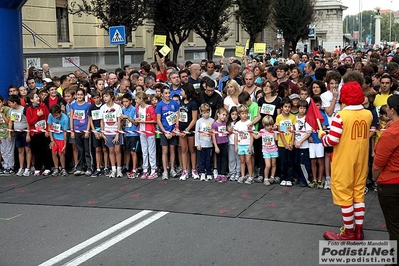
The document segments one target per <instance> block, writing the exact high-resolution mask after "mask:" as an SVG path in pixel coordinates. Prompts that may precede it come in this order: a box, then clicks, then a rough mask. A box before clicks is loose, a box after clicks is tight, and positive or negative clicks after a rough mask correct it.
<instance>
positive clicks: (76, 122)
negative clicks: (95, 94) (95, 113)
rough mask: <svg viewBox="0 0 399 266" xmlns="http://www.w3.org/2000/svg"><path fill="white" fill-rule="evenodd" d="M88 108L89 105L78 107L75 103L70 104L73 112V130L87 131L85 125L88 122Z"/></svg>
mask: <svg viewBox="0 0 399 266" xmlns="http://www.w3.org/2000/svg"><path fill="white" fill-rule="evenodd" d="M89 108H90V104H89V103H87V102H85V103H84V104H82V105H79V104H78V102H77V101H75V102H74V103H72V104H71V109H72V110H73V114H72V119H73V129H74V130H87V123H88V122H89Z"/></svg>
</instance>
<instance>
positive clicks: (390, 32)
mask: <svg viewBox="0 0 399 266" xmlns="http://www.w3.org/2000/svg"><path fill="white" fill-rule="evenodd" d="M389 42H392V0H391V9H390V10H389Z"/></svg>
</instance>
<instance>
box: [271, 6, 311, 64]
mask: <svg viewBox="0 0 399 266" xmlns="http://www.w3.org/2000/svg"><path fill="white" fill-rule="evenodd" d="M315 2H316V1H315V0H280V1H275V2H273V5H272V11H271V14H272V20H273V22H274V26H275V28H276V30H281V31H282V32H283V36H284V39H285V44H284V50H283V55H284V56H285V57H286V56H287V55H288V47H289V45H290V44H291V46H292V50H294V51H295V50H296V45H297V43H298V41H299V40H300V39H306V38H307V37H308V34H309V26H310V25H311V23H314V22H315V16H316V12H315V11H314V6H315Z"/></svg>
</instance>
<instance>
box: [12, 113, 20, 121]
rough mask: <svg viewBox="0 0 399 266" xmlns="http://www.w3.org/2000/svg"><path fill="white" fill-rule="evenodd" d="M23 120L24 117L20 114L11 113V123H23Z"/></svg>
mask: <svg viewBox="0 0 399 266" xmlns="http://www.w3.org/2000/svg"><path fill="white" fill-rule="evenodd" d="M21 119H22V115H21V114H20V113H17V112H11V121H14V122H21Z"/></svg>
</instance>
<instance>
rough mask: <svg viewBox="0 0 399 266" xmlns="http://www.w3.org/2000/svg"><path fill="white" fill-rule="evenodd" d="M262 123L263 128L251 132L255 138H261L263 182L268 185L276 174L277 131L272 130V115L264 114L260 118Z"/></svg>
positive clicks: (272, 181)
mask: <svg viewBox="0 0 399 266" xmlns="http://www.w3.org/2000/svg"><path fill="white" fill-rule="evenodd" d="M262 125H263V128H262V129H261V130H260V131H259V134H253V137H254V138H255V139H259V138H262V153H263V159H264V160H265V171H264V173H263V174H264V177H265V179H264V180H263V184H264V185H265V186H270V185H271V184H273V183H274V181H275V180H274V176H275V175H276V160H277V158H278V148H277V145H276V140H277V138H278V136H277V133H276V132H274V131H273V127H274V120H273V117H271V116H270V115H266V116H265V117H264V118H263V119H262ZM259 174H262V173H259ZM269 174H270V178H269Z"/></svg>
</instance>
